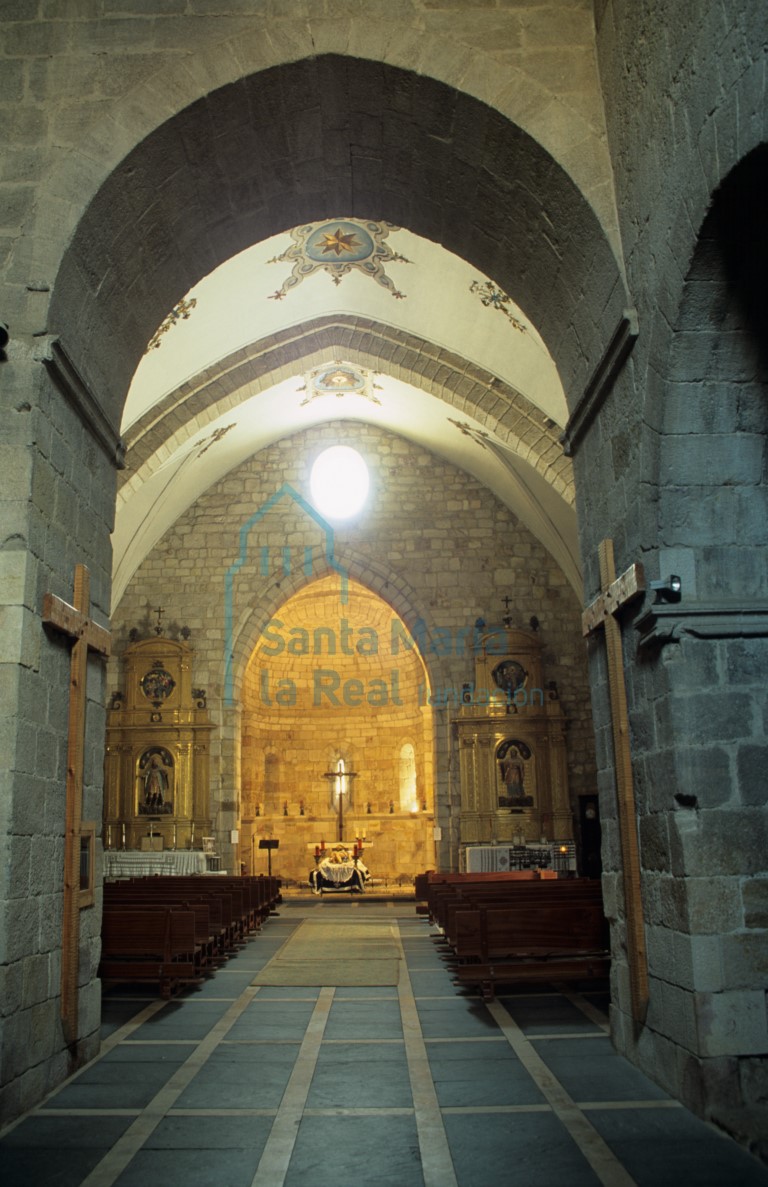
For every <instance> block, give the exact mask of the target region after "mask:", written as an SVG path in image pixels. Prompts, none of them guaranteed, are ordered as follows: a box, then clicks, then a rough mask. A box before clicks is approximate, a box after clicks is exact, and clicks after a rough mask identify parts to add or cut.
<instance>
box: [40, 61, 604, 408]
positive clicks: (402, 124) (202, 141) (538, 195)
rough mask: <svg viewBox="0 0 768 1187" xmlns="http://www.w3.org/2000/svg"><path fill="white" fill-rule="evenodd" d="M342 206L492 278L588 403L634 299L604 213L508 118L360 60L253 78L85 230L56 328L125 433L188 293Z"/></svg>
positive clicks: (208, 102)
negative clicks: (146, 357)
mask: <svg viewBox="0 0 768 1187" xmlns="http://www.w3.org/2000/svg"><path fill="white" fill-rule="evenodd" d="M340 212H343V213H345V214H348V215H351V216H355V217H357V216H360V217H372V216H374V215H375V216H376V217H380V218H386V219H389V220H391V221H393V222H396V223H398V224H399V225H403V226H408V227H409V228H410V229H411V230H412V231H413V232H414V233H416V234H418V235H421V236H423V237H424V238H427V239H431V240H433V241H435V242H438V243H440V244H442V245H444V246H445V247H447V248H448V249H449V250H451V251H453V252H454V253H455V254H457V255H459V256H461V257H462V258H464V259H465V260H467V261H468V262H470V263H472V264H473V265H474V266H475V267H477V268H478V269H479V270H480V271H481V272H482V273H483V274H485V275H487V276H490V277H492V278H493V279H494V280H495V282H496V283H497V284H498V285H500V286H501V287H502V288H503V289H504V290H505V291H506V292H508V293H510V295H512V296H513V298H514V299H515V300H516V301H517V303H518V304H519V305H520V306H521V307H522V308H524V309H525V310H526V314H527V315H528V316H529V317H530V318H531V320H532V321H533V322H534V323H535V324H536V326H537V328H538V329H539V330H540V332H541V334H542V337H543V338H544V340H545V341H546V343H547V345H548V347H549V349H550V352H551V353H552V355H553V357H554V359H555V362H556V365H557V366H558V367H559V370H560V373H561V375H562V376H563V377H564V381H565V386H566V391H567V395H568V397H569V402H570V404H571V406H572V405H573V403H574V401H575V400H576V399H577V398H578V396H579V395H580V394H581V389H582V387H583V385H584V383H585V381H586V378H587V376H588V375H589V373H590V371H591V370H592V369H593V367H594V366H595V364H596V362H597V360H598V359H599V358H600V357H601V355H602V353H603V349H604V344H605V343H606V342H607V341H609V339H610V336H611V334H612V333H613V330H614V327H615V325H616V323H617V321H618V319H619V317H620V314H621V310H622V308H623V307H624V305H625V304H626V298H625V294H624V288H623V282H622V281H621V278H620V274H619V271H618V268H617V266H616V261H615V259H614V257H613V254H612V252H611V249H610V246H609V243H608V241H607V239H606V236H605V234H604V232H603V231H602V229H601V227H600V224H599V222H598V220H597V218H596V216H595V214H594V212H593V211H592V209H591V207H590V206H589V204H588V203H587V201H586V200H585V198H584V197H583V195H582V194H581V193H580V191H579V190H578V189H577V187H576V186H575V185H574V183H573V182H572V181H571V179H570V178H569V177H568V176H567V174H566V173H565V172H564V171H563V169H562V168H561V167H560V166H559V165H557V164H556V162H555V161H554V160H553V159H552V157H551V156H549V155H548V154H547V153H546V152H545V151H544V150H543V149H542V147H541V146H540V145H539V144H538V143H537V142H536V141H535V140H533V139H532V138H531V137H530V136H529V135H527V134H526V133H525V132H523V131H521V129H520V128H519V127H516V126H515V125H513V124H511V123H510V122H509V121H508V120H507V119H506V118H505V117H504V116H502V115H501V114H499V112H498V111H495V110H493V109H492V108H490V107H487V106H485V105H484V104H482V103H480V102H479V101H478V100H476V99H473V98H471V97H470V96H468V95H466V94H462V93H460V92H458V91H456V90H453V89H452V88H450V87H447V86H445V85H444V84H442V83H438V82H436V81H435V80H434V79H430V78H427V77H425V76H418V75H415V74H411V73H408V72H406V71H403V70H400V69H396V68H394V67H391V66H387V65H384V64H382V63H377V62H369V61H361V60H359V59H354V58H342V57H336V56H332V55H328V56H324V57H319V58H314V59H309V60H303V61H300V62H295V63H293V64H291V65H288V66H283V67H277V68H273V69H269V70H266V71H264V72H262V73H261V74H256V75H252V76H250V77H248V78H245V79H241V80H239V81H238V82H235V83H231V84H229V85H228V86H225V87H222V88H220V89H219V90H217V91H215V92H213V93H212V94H210V95H208V96H206V97H205V98H203V99H200V100H198V101H197V102H195V103H193V104H192V105H191V106H189V107H188V108H186V109H185V110H183V111H182V112H180V113H179V114H178V115H176V116H174V117H173V118H171V119H169V120H168V121H167V122H166V123H165V124H163V125H162V126H161V127H159V128H157V129H156V130H155V131H154V132H152V133H151V134H150V135H149V136H147V138H146V139H145V140H144V141H143V142H142V143H141V144H140V145H138V146H137V147H136V148H135V149H134V150H133V151H132V152H131V153H129V155H128V156H127V157H126V158H125V160H124V161H123V162H122V163H121V164H120V165H119V166H118V167H117V168H116V169H115V170H114V172H113V173H112V174H111V175H110V177H109V178H108V179H107V181H106V182H105V183H104V184H103V185H102V187H101V188H100V190H99V192H98V193H97V194H96V195H95V197H94V198H93V200H92V202H91V203H90V206H89V207H88V209H87V211H86V212H85V214H84V216H83V218H82V220H81V222H80V224H79V225H78V228H77V231H76V233H75V235H74V236H73V239H72V241H71V244H70V246H69V248H68V250H67V252H66V255H65V257H64V259H63V261H62V264H61V268H60V270H59V275H58V277H57V280H56V284H55V289H54V294H53V298H52V303H51V310H50V322H49V328H50V329H51V331H52V332H53V333H58V334H60V335H61V336H62V338H63V340H64V341H65V343H67V344H68V347H69V350H70V352H71V353H72V354H73V355H74V356H75V361H76V362H77V363H78V365H79V366H80V367H81V369H82V371H83V373H84V374H85V376H86V378H87V379H88V380H89V381H90V383H91V385H92V387H93V389H94V390H95V391H97V392H99V393H100V398H101V400H102V401H103V408H104V411H105V413H106V415H107V418H108V419H109V420H110V421H111V422H112V423H113V424H114V425H116V424H117V423H119V419H120V410H121V407H122V402H123V400H124V394H125V391H126V390H127V387H128V384H129V381H130V378H131V376H132V374H133V372H134V370H135V368H136V365H137V363H138V361H139V358H140V356H141V354H142V352H143V350H144V348H145V346H146V343H147V341H148V340H149V338H150V336H151V334H152V332H153V330H154V328H155V327H156V326H157V325H158V324H160V322H161V321H162V319H163V317H164V316H165V315H166V313H167V311H168V309H170V308H172V307H173V305H174V304H175V302H176V301H177V300H178V299H179V298H180V297H181V296H182V295H183V294H184V293H185V292H187V291H188V290H189V289H190V288H191V287H192V286H193V285H194V284H195V283H196V282H197V281H198V280H200V278H201V277H202V276H204V275H206V274H207V273H209V272H210V271H212V270H213V268H215V267H216V266H217V265H218V264H220V263H222V262H223V261H224V260H226V259H229V258H230V257H231V256H233V255H235V254H237V253H238V252H240V251H242V250H244V249H245V248H246V247H249V246H250V245H251V244H253V243H254V242H257V241H259V240H261V239H264V238H267V237H269V236H271V235H273V234H275V233H277V232H279V231H283V230H285V229H287V228H288V227H290V226H294V225H297V224H299V223H301V222H304V221H311V220H312V219H315V218H319V217H326V216H331V217H332V216H333V215H336V214H338V213H340ZM78 344H80V345H78ZM86 344H87V345H86Z"/></svg>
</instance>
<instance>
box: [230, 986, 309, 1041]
mask: <svg viewBox="0 0 768 1187" xmlns="http://www.w3.org/2000/svg"><path fill="white" fill-rule="evenodd" d="M314 1008H315V1003H314V1002H312V1001H285V1000H282V1001H281V1000H270V999H268V998H262V997H261V995H260V994H259V995H257V997H255V998H254V999H253V1001H252V1002H251V1004H250V1006H248V1008H247V1009H246V1010H245V1011H244V1012H243V1013H242V1014H241V1016H240V1017H239V1018H238V1020H237V1021H236V1022H235V1023H234V1025H233V1026H232V1027H231V1028H230V1030H229V1031H228V1032H227V1038H228V1039H230V1040H239V1039H298V1040H301V1039H303V1038H304V1033H305V1031H306V1029H307V1024H308V1022H309V1020H310V1018H311V1017H312V1011H313V1010H314Z"/></svg>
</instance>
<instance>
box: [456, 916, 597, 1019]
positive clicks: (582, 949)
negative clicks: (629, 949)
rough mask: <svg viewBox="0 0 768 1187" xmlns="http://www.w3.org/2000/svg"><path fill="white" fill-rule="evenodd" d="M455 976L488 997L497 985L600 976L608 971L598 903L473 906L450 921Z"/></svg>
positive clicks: (491, 995)
mask: <svg viewBox="0 0 768 1187" xmlns="http://www.w3.org/2000/svg"><path fill="white" fill-rule="evenodd" d="M454 922H455V936H454V942H453V948H452V950H453V954H454V958H455V960H456V961H457V964H456V967H455V968H454V976H455V978H456V980H457V981H458V982H459V983H460V984H464V985H477V986H478V987H479V988H480V991H481V993H482V994H483V997H485V998H492V997H493V996H494V992H495V986H496V985H497V984H513V983H519V982H533V981H552V980H582V979H584V980H587V979H592V978H595V977H605V976H607V974H608V970H609V967H610V952H609V949H608V924H607V921H606V919H605V916H604V915H603V910H602V903H596V902H594V903H586V902H582V903H570V904H569V903H567V902H563V901H560V902H557V903H555V902H552V903H549V904H548V905H544V904H539V905H534V904H533V903H526V904H525V905H520V906H515V907H498V906H485V907H482V906H478V907H467V908H466V909H464V910H459V911H458V912H457V913H456V917H455V921H454Z"/></svg>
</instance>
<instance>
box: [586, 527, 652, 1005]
mask: <svg viewBox="0 0 768 1187" xmlns="http://www.w3.org/2000/svg"><path fill="white" fill-rule="evenodd" d="M599 559H600V584H601V586H602V592H601V593H600V595H599V596H598V597H597V598H596V599H595V600H594V602H592V603H591V605H589V606H588V607H587V609H586V610H585V611H584V613H583V615H582V619H581V622H582V634H583V635H584V636H585V637H586V636H587V635H590V634H592V632H593V631H595V630H597V629H598V627H600V626H602V627H604V628H605V646H606V652H607V657H608V689H609V693H610V699H611V725H612V732H613V754H614V762H615V767H616V798H617V807H618V815H619V835H620V838H621V858H622V866H623V882H624V911H625V915H626V925H627V958H628V961H629V978H630V992H631V996H632V1017H633V1018H634V1019H635V1021H636V1022H643V1021H644V1020H645V1015H646V1012H647V1009H648V961H647V956H646V948H645V926H644V922H643V900H642V895H641V890H640V849H639V845H638V840H637V817H636V813H635V789H634V784H633V781H632V755H631V751H630V745H629V711H628V709H627V688H626V684H625V681H624V665H623V662H622V651H621V627H620V626H619V623H618V621H617V619H616V617H615V616H616V614H617V613H618V611H619V610H620V609H621V608H622V607H623V606H626V605H628V604H629V603H630V602H632V601H634V599H635V598H637V597H640V596H641V594H643V593H644V592H645V574H644V572H643V566H642V565H639V564H634V565H630V567H629V568H628V569H627V570H626V572H624V573H622V574H621V576H620V577H617V576H616V563H615V560H614V555H613V540H603V541H602V543H601V544H600V548H599Z"/></svg>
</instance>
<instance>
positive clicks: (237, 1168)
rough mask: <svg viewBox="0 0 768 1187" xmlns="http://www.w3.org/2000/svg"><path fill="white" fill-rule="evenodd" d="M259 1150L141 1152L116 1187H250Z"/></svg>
mask: <svg viewBox="0 0 768 1187" xmlns="http://www.w3.org/2000/svg"><path fill="white" fill-rule="evenodd" d="M260 1157H261V1154H260V1152H259V1151H258V1150H251V1149H248V1150H240V1149H234V1150H233V1149H228V1150H198V1149H191V1150H177V1149H173V1150H147V1149H144V1150H140V1151H139V1152H138V1154H136V1155H135V1157H134V1158H133V1159H132V1160H131V1162H130V1163H129V1164H128V1166H127V1167H126V1169H125V1170H124V1171H123V1173H122V1174H121V1175H119V1176H118V1178H117V1179H116V1180H115V1187H176V1185H177V1184H178V1187H224V1185H225V1184H226V1187H250V1184H251V1182H252V1180H253V1176H254V1173H255V1171H256V1167H257V1166H258V1163H259V1158H260Z"/></svg>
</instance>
